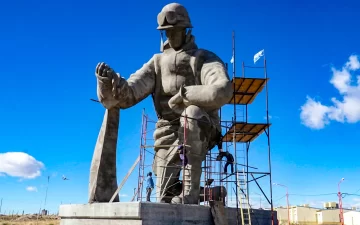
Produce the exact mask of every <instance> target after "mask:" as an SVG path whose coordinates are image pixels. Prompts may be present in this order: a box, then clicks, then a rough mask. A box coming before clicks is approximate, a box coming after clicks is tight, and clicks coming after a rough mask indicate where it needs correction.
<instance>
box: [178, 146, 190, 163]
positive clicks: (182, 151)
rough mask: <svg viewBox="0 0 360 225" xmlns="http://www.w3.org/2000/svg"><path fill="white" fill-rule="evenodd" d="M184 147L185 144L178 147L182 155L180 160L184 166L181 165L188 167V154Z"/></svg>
mask: <svg viewBox="0 0 360 225" xmlns="http://www.w3.org/2000/svg"><path fill="white" fill-rule="evenodd" d="M184 149H185V148H184V145H183V144H181V145H179V147H178V153H179V155H180V159H181V162H182V164H181V165H184V166H186V165H187V164H188V159H187V157H186V153H185V152H184Z"/></svg>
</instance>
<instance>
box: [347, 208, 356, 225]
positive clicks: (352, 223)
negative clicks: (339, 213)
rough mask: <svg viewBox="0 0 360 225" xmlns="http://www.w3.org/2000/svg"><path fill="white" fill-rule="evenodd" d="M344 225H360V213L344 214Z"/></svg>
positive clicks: (350, 212)
mask: <svg viewBox="0 0 360 225" xmlns="http://www.w3.org/2000/svg"><path fill="white" fill-rule="evenodd" d="M344 224H345V225H360V212H357V211H349V212H344Z"/></svg>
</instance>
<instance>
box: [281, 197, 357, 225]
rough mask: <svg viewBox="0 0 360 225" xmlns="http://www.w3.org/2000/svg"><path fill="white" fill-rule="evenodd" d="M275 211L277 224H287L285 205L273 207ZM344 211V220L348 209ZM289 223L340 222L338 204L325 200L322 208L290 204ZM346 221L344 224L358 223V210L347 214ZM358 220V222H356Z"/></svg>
mask: <svg viewBox="0 0 360 225" xmlns="http://www.w3.org/2000/svg"><path fill="white" fill-rule="evenodd" d="M275 210H276V211H277V218H278V221H279V225H287V224H288V210H287V207H278V208H275ZM343 211H344V221H345V214H346V213H348V212H350V211H351V210H350V209H343ZM289 213H290V224H299V225H314V224H323V225H330V224H336V225H338V224H340V223H339V222H340V216H339V215H340V209H339V208H338V204H337V203H335V202H327V203H325V204H324V209H320V208H314V207H310V206H309V205H308V204H306V205H300V206H290V208H289ZM346 220H347V221H348V223H346V222H345V225H360V223H359V222H360V212H359V213H358V214H356V213H354V214H347V219H346ZM349 221H354V223H349ZM356 221H359V222H356Z"/></svg>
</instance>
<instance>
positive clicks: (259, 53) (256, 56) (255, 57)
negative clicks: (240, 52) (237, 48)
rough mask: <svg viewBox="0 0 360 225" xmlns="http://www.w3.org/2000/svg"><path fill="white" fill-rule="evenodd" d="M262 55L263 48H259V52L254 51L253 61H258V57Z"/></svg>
mask: <svg viewBox="0 0 360 225" xmlns="http://www.w3.org/2000/svg"><path fill="white" fill-rule="evenodd" d="M263 55H264V49H263V50H261V51H260V52H258V53H256V54H255V55H254V63H256V61H258V60H259V59H260V57H261V56H263Z"/></svg>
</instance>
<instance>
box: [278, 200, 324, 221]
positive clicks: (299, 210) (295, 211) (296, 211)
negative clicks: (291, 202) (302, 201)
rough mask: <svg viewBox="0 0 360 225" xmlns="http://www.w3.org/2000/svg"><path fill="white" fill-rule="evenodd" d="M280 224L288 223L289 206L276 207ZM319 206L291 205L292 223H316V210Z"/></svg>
mask: <svg viewBox="0 0 360 225" xmlns="http://www.w3.org/2000/svg"><path fill="white" fill-rule="evenodd" d="M275 210H276V211H277V218H278V220H279V225H283V224H288V210H287V207H281V208H276V209H275ZM318 210H319V208H314V207H310V206H309V205H307V204H306V205H301V206H291V207H290V209H289V211H290V223H292V224H314V223H316V212H317V211H318Z"/></svg>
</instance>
